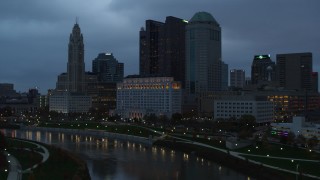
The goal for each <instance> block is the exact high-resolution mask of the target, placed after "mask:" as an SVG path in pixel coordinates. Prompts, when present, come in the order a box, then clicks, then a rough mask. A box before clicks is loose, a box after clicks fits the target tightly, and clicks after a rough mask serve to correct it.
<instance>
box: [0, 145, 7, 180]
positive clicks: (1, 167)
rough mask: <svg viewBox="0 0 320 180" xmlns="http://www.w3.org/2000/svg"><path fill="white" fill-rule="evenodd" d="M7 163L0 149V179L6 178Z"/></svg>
mask: <svg viewBox="0 0 320 180" xmlns="http://www.w3.org/2000/svg"><path fill="white" fill-rule="evenodd" d="M5 170H7V171H5ZM8 170H9V164H8V162H7V158H6V156H5V155H4V154H3V153H2V152H1V151H0V179H7V177H8Z"/></svg>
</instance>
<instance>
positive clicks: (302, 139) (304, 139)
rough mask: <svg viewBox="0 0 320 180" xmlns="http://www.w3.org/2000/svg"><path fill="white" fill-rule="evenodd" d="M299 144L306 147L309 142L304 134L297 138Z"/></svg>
mask: <svg viewBox="0 0 320 180" xmlns="http://www.w3.org/2000/svg"><path fill="white" fill-rule="evenodd" d="M297 143H299V144H301V146H303V147H304V146H305V145H306V143H307V140H306V138H305V137H304V136H303V135H302V134H299V135H298V136H297Z"/></svg>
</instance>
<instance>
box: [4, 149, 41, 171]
mask: <svg viewBox="0 0 320 180" xmlns="http://www.w3.org/2000/svg"><path fill="white" fill-rule="evenodd" d="M7 151H8V152H9V153H10V154H11V155H13V156H14V157H15V158H16V159H17V160H18V161H19V162H20V164H21V168H22V170H25V169H28V168H31V167H32V166H33V165H35V164H38V163H40V162H41V161H42V156H41V155H40V154H39V153H37V152H31V151H28V150H24V149H13V148H8V149H7Z"/></svg>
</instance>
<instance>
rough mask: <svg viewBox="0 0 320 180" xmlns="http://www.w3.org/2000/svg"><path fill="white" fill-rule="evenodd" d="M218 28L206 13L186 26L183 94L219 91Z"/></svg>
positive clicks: (220, 73) (199, 14)
mask: <svg viewBox="0 0 320 180" xmlns="http://www.w3.org/2000/svg"><path fill="white" fill-rule="evenodd" d="M221 63H222V62H221V28H220V25H219V23H218V22H217V21H216V20H215V19H214V18H213V17H212V15H211V14H209V13H207V12H198V13H196V14H195V15H194V16H193V17H192V18H191V20H190V21H189V23H188V24H187V26H186V93H187V94H199V93H201V92H205V91H220V90H221V83H222V78H221V75H222V72H221V71H222V70H221V69H222V65H221Z"/></svg>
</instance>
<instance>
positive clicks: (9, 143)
mask: <svg viewBox="0 0 320 180" xmlns="http://www.w3.org/2000/svg"><path fill="white" fill-rule="evenodd" d="M6 142H7V145H6V146H7V148H10V147H15V148H29V149H33V148H37V146H36V145H34V144H31V143H28V142H24V141H19V140H16V139H13V138H7V139H6Z"/></svg>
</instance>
